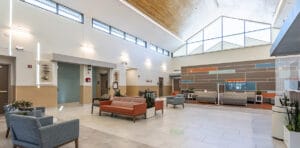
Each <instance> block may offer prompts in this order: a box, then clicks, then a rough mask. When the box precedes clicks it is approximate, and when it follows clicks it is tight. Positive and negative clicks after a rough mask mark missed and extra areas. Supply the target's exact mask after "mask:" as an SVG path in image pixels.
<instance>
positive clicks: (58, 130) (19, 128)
mask: <svg viewBox="0 0 300 148" xmlns="http://www.w3.org/2000/svg"><path fill="white" fill-rule="evenodd" d="M10 121H11V122H10V126H11V130H12V134H13V136H12V143H13V145H14V148H16V147H17V146H20V147H24V148H53V147H58V146H61V145H64V144H67V143H69V142H72V141H75V147H76V148H78V137H79V120H78V119H75V120H70V121H66V122H62V123H58V124H53V117H52V116H48V117H41V118H35V117H32V116H21V115H11V117H10Z"/></svg>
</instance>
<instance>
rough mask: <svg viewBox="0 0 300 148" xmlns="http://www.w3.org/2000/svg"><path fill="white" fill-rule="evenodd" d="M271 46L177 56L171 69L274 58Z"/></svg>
mask: <svg viewBox="0 0 300 148" xmlns="http://www.w3.org/2000/svg"><path fill="white" fill-rule="evenodd" d="M270 48H271V45H265V46H255V47H248V48H242V49H232V50H224V51H218V52H210V53H204V54H199V55H193V56H185V57H177V58H173V60H172V61H171V69H170V70H171V71H174V70H180V69H181V67H183V66H193V65H208V64H219V63H230V62H240V61H253V60H262V59H270V58H274V57H270Z"/></svg>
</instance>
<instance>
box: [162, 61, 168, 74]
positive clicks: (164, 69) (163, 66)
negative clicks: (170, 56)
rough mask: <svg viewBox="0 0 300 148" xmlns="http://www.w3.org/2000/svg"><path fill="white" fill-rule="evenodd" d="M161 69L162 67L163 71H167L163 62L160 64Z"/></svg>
mask: <svg viewBox="0 0 300 148" xmlns="http://www.w3.org/2000/svg"><path fill="white" fill-rule="evenodd" d="M161 69H162V71H163V72H166V71H167V65H166V63H163V64H162V65H161Z"/></svg>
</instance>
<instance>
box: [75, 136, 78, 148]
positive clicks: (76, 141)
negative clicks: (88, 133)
mask: <svg viewBox="0 0 300 148" xmlns="http://www.w3.org/2000/svg"><path fill="white" fill-rule="evenodd" d="M75 148H78V138H76V139H75Z"/></svg>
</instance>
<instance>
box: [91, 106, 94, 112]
mask: <svg viewBox="0 0 300 148" xmlns="http://www.w3.org/2000/svg"><path fill="white" fill-rule="evenodd" d="M93 113H94V107H93V105H92V111H91V114H93Z"/></svg>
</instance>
